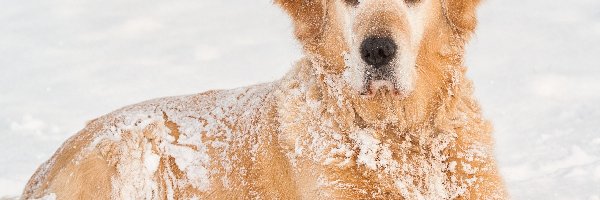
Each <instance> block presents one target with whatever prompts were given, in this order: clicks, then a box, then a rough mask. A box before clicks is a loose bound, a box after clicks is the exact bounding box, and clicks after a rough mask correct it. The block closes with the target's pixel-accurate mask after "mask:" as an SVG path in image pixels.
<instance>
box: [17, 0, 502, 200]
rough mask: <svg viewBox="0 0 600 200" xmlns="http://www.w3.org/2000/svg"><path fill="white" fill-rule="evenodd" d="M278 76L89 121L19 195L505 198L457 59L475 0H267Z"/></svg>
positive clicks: (485, 125) (484, 124)
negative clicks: (291, 34) (276, 36)
mask: <svg viewBox="0 0 600 200" xmlns="http://www.w3.org/2000/svg"><path fill="white" fill-rule="evenodd" d="M275 3H276V4H278V5H279V6H281V7H282V8H283V9H284V10H285V11H286V12H287V13H288V14H289V15H290V17H291V20H292V21H293V24H294V27H295V35H296V37H297V39H298V40H299V41H300V43H301V44H302V47H303V50H304V53H305V57H304V58H303V59H301V60H300V61H299V62H297V64H296V65H295V66H294V68H293V69H292V70H291V71H290V72H289V73H288V74H287V75H286V76H285V77H284V78H282V79H281V80H279V81H275V82H272V83H266V84H261V85H256V86H250V87H247V88H240V89H234V90H225V91H209V92H205V93H202V94H197V95H191V96H181V97H171V98H163V99H158V100H152V101H148V102H143V103H140V104H136V105H133V106H128V107H125V108H122V109H120V110H117V111H115V112H113V113H110V114H108V115H105V116H102V117H100V118H98V119H95V120H93V121H91V122H90V123H89V124H88V125H87V126H86V127H85V128H84V129H83V130H82V131H81V132H79V133H78V134H77V135H75V136H73V137H72V138H70V139H69V140H68V141H66V142H65V143H64V145H63V146H62V147H61V148H60V149H59V150H58V151H57V152H56V154H55V155H54V156H53V157H52V158H51V159H50V160H48V161H47V162H46V163H44V164H43V165H42V166H41V167H39V169H38V170H37V172H36V173H35V175H33V177H32V178H31V180H30V181H29V183H28V184H27V186H26V189H25V191H24V192H23V196H22V198H25V199H29V198H58V199H506V198H507V194H506V191H505V188H504V186H503V181H502V179H501V177H500V175H499V172H498V170H497V167H496V164H495V160H494V155H493V142H492V135H491V128H490V124H489V122H488V121H486V120H485V119H483V118H482V115H481V111H480V108H479V106H478V104H477V102H476V101H475V99H474V98H473V95H472V86H471V81H469V80H468V79H467V78H466V77H465V71H466V68H465V67H464V66H463V55H464V48H465V43H466V42H467V41H468V40H469V37H470V35H471V34H472V32H473V31H474V29H475V25H476V13H475V12H476V7H477V5H478V4H479V0H276V1H275Z"/></svg>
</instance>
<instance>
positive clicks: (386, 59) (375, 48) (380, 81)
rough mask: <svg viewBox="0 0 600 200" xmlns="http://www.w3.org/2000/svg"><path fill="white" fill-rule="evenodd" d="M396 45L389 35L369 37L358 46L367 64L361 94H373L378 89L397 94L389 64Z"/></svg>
mask: <svg viewBox="0 0 600 200" xmlns="http://www.w3.org/2000/svg"><path fill="white" fill-rule="evenodd" d="M397 50H398V46H397V45H396V43H395V42H394V40H393V39H391V38H389V37H369V38H367V39H365V40H364V41H363V42H362V44H361V46H360V54H361V58H362V59H363V61H364V62H365V63H366V64H367V65H368V67H367V69H366V71H365V73H366V76H365V91H364V92H363V95H366V96H374V95H375V94H376V93H377V92H378V91H379V90H384V91H391V92H392V93H393V94H398V93H399V91H398V89H396V79H395V78H394V69H393V66H391V65H390V63H391V62H392V60H394V58H395V57H396V53H397Z"/></svg>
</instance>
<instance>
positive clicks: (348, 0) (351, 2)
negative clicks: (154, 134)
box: [344, 0, 360, 6]
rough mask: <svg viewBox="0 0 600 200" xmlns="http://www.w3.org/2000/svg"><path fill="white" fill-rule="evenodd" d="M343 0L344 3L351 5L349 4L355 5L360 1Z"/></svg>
mask: <svg viewBox="0 0 600 200" xmlns="http://www.w3.org/2000/svg"><path fill="white" fill-rule="evenodd" d="M344 2H346V4H348V5H351V6H357V5H358V4H359V3H360V1H359V0H344Z"/></svg>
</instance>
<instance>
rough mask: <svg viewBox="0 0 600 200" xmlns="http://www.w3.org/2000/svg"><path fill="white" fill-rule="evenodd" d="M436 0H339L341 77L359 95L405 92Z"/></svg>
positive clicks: (412, 79) (412, 81)
mask: <svg viewBox="0 0 600 200" xmlns="http://www.w3.org/2000/svg"><path fill="white" fill-rule="evenodd" d="M436 6H438V4H436V0H343V1H341V2H337V6H336V7H337V10H338V12H340V13H342V14H341V17H342V21H343V25H344V38H345V39H346V41H345V42H346V45H347V46H348V52H347V53H345V59H346V62H345V64H346V68H345V70H344V72H343V73H344V79H345V80H346V82H347V83H349V85H350V86H351V87H352V88H353V89H354V90H355V91H358V92H359V93H360V94H361V95H363V96H367V97H372V96H374V95H375V94H376V93H377V92H387V93H389V94H391V95H396V96H398V97H406V96H408V95H409V94H410V93H411V92H412V91H413V90H414V87H415V79H416V78H417V77H416V75H417V74H416V67H415V66H416V58H417V56H418V53H419V46H420V44H421V40H422V38H423V31H424V30H425V28H427V25H428V24H431V23H428V22H429V21H430V20H432V17H435V14H436V12H437V11H436V9H435V7H436Z"/></svg>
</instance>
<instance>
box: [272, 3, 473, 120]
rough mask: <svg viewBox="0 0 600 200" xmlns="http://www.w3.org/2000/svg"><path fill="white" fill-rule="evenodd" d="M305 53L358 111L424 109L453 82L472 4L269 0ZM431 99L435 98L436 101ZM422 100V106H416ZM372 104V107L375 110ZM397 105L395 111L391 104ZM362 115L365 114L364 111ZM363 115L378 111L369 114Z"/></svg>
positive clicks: (468, 30)
mask: <svg viewBox="0 0 600 200" xmlns="http://www.w3.org/2000/svg"><path fill="white" fill-rule="evenodd" d="M275 1H276V3H278V4H279V5H280V6H281V7H282V8H284V10H285V11H286V12H287V13H288V14H289V15H290V16H291V18H292V21H293V23H294V26H295V34H296V37H297V38H298V40H299V41H300V43H301V44H302V46H303V49H304V51H305V53H306V54H307V55H308V56H309V57H310V58H311V59H312V60H313V62H317V63H318V64H317V65H315V66H317V67H320V68H322V69H321V70H322V71H324V72H325V73H330V74H339V75H341V77H343V80H344V82H346V83H347V85H348V86H349V88H351V90H353V91H354V93H355V94H357V96H360V97H361V100H358V101H362V102H361V103H362V104H373V105H374V104H381V101H382V99H384V101H388V102H398V101H405V104H407V103H411V104H426V103H423V101H427V99H431V98H435V97H434V96H435V95H439V92H437V91H444V90H446V91H447V89H444V88H443V87H445V85H449V84H451V83H449V82H450V81H452V80H450V79H452V76H453V75H452V74H451V73H453V72H451V71H452V70H451V69H450V70H449V69H448V68H446V66H449V65H460V64H461V62H462V48H463V46H464V41H466V39H467V38H468V37H469V35H470V34H471V32H472V31H473V30H474V28H475V24H476V18H475V8H476V6H477V5H478V3H479V0H275ZM436 93H438V94H436ZM421 100H422V101H421ZM378 101H379V102H378ZM394 104H397V103H394ZM366 110H368V109H366ZM370 110H377V109H373V108H370Z"/></svg>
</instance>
